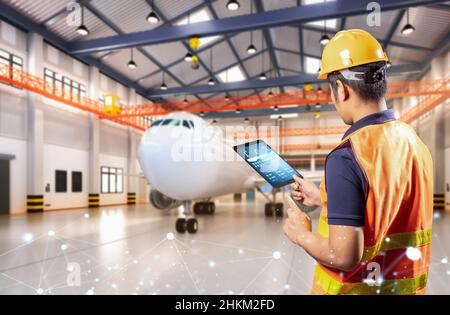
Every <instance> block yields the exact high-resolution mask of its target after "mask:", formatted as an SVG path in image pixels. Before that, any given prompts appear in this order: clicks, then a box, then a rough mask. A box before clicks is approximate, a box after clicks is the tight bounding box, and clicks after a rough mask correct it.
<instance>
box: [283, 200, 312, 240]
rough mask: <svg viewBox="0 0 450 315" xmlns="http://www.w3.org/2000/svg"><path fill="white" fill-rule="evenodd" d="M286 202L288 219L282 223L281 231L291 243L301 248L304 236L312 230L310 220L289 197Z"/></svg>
mask: <svg viewBox="0 0 450 315" xmlns="http://www.w3.org/2000/svg"><path fill="white" fill-rule="evenodd" d="M288 202H289V209H288V218H287V219H286V222H285V223H284V227H283V231H284V233H285V234H286V236H287V237H288V238H289V239H290V240H291V241H292V242H293V243H295V244H298V245H300V246H302V243H303V240H304V239H305V236H306V234H307V233H308V232H311V230H312V224H311V219H310V218H309V216H308V215H307V214H306V213H304V212H303V211H302V210H300V208H299V207H298V206H297V205H296V204H295V202H294V201H293V200H292V199H291V198H290V197H288Z"/></svg>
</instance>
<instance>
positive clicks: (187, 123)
mask: <svg viewBox="0 0 450 315" xmlns="http://www.w3.org/2000/svg"><path fill="white" fill-rule="evenodd" d="M183 127H186V128H187V129H191V125H190V124H189V121H187V120H183Z"/></svg>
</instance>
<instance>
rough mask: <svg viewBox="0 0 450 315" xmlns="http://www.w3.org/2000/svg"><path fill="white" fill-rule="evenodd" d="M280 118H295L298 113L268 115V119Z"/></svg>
mask: <svg viewBox="0 0 450 315" xmlns="http://www.w3.org/2000/svg"><path fill="white" fill-rule="evenodd" d="M280 117H281V118H296V117H298V113H292V114H282V115H270V119H280Z"/></svg>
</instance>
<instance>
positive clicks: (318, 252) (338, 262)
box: [298, 225, 364, 271]
mask: <svg viewBox="0 0 450 315" xmlns="http://www.w3.org/2000/svg"><path fill="white" fill-rule="evenodd" d="M298 244H299V245H300V246H301V247H303V248H304V249H305V250H306V252H307V253H308V254H310V255H311V256H312V257H313V258H314V259H315V260H316V261H318V262H319V263H321V264H323V265H325V266H328V267H332V268H337V269H340V270H344V271H350V270H353V269H354V268H355V267H356V266H357V265H358V264H359V263H360V262H361V259H362V255H363V250H364V234H363V230H362V228H358V227H353V226H344V225H330V237H329V238H328V239H325V238H323V237H321V236H319V235H316V234H314V233H312V232H307V233H304V234H303V235H299V237H298Z"/></svg>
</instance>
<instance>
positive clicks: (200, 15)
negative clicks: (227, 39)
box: [176, 9, 220, 47]
mask: <svg viewBox="0 0 450 315" xmlns="http://www.w3.org/2000/svg"><path fill="white" fill-rule="evenodd" d="M206 21H211V17H210V16H209V13H208V11H207V10H205V9H202V10H200V11H197V12H195V13H191V14H190V16H189V19H188V18H187V17H185V18H183V19H181V20H180V21H178V22H177V23H176V25H186V24H188V22H189V23H190V24H194V23H199V22H206ZM219 38H220V36H208V37H201V38H200V47H202V46H204V45H208V44H212V43H213V42H215V41H216V40H218V39H219Z"/></svg>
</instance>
